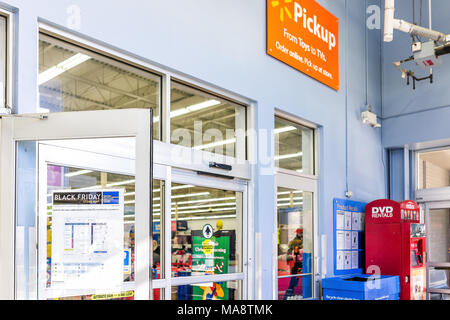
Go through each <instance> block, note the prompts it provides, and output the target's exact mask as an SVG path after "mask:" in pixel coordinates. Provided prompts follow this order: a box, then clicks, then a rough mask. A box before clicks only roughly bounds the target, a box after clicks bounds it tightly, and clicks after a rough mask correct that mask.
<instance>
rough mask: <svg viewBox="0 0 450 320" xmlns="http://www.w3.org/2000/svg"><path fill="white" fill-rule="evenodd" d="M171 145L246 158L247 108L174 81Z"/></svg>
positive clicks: (172, 90)
mask: <svg viewBox="0 0 450 320" xmlns="http://www.w3.org/2000/svg"><path fill="white" fill-rule="evenodd" d="M170 131H171V140H170V141H171V143H172V144H178V145H182V146H185V147H189V148H193V149H196V150H203V151H208V152H212V153H215V154H220V155H226V156H230V157H236V158H238V159H241V160H245V159H246V137H245V136H246V133H245V131H246V108H245V107H244V106H242V105H239V104H236V103H233V102H230V101H228V100H225V99H222V98H219V97H217V96H213V95H211V94H208V93H205V92H203V91H200V90H197V89H194V88H191V87H189V86H186V85H184V84H181V83H178V82H175V81H172V83H171V104H170Z"/></svg>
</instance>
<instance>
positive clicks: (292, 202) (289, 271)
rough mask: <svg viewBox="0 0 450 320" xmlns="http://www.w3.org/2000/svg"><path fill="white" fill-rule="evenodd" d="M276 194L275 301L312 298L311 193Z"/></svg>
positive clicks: (284, 190) (286, 190) (287, 191)
mask: <svg viewBox="0 0 450 320" xmlns="http://www.w3.org/2000/svg"><path fill="white" fill-rule="evenodd" d="M277 190H278V191H277V228H278V241H277V251H278V254H277V257H278V259H277V260H278V272H277V275H278V299H279V300H291V299H294V300H298V299H306V298H311V297H312V284H313V283H312V259H313V255H312V253H313V210H312V208H313V206H312V204H313V193H312V192H305V191H302V190H295V189H289V188H283V187H278V189H277Z"/></svg>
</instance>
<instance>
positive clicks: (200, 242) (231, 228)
mask: <svg viewBox="0 0 450 320" xmlns="http://www.w3.org/2000/svg"><path fill="white" fill-rule="evenodd" d="M242 197H243V195H242V193H241V192H235V191H227V190H220V189H212V188H206V187H197V186H193V185H185V184H172V227H171V230H172V250H171V251H172V277H194V276H204V275H223V274H229V273H238V272H241V271H242V238H241V236H242V208H243V198H242Z"/></svg>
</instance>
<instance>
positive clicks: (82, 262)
mask: <svg viewBox="0 0 450 320" xmlns="http://www.w3.org/2000/svg"><path fill="white" fill-rule="evenodd" d="M52 200H53V202H52V257H51V274H50V277H51V286H52V288H61V289H86V290H89V289H91V290H96V289H108V288H112V287H117V286H120V285H122V282H123V261H124V260H123V246H124V244H123V230H124V219H123V214H124V190H96V191H87V192H76V191H54V192H53V193H52Z"/></svg>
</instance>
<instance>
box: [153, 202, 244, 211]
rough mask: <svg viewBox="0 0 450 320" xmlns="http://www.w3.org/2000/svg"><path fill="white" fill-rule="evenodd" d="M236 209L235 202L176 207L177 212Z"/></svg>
mask: <svg viewBox="0 0 450 320" xmlns="http://www.w3.org/2000/svg"><path fill="white" fill-rule="evenodd" d="M159 206H160V205H159V204H158V205H157V206H155V205H153V207H159ZM173 206H174V205H173V204H172V210H173V209H174V208H173ZM230 206H231V207H236V202H229V203H213V204H204V205H200V206H188V207H178V210H193V209H202V208H214V207H230ZM160 210H161V209H156V210H154V212H159V211H160Z"/></svg>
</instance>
